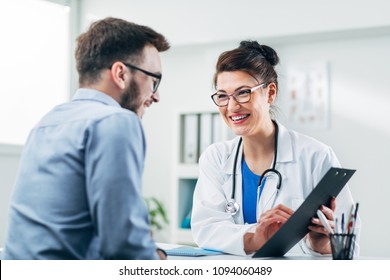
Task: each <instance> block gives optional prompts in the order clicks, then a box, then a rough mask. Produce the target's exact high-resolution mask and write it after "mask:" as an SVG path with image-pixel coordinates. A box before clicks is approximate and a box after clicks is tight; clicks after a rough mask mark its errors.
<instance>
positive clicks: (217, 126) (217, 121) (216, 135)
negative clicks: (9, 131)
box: [212, 113, 223, 143]
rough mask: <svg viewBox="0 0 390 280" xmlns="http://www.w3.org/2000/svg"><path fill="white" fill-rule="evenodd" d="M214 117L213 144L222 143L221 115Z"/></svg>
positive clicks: (217, 114) (216, 114)
mask: <svg viewBox="0 0 390 280" xmlns="http://www.w3.org/2000/svg"><path fill="white" fill-rule="evenodd" d="M212 116H213V140H212V142H213V143H217V142H221V141H222V140H223V133H222V128H223V121H222V119H221V116H220V115H219V113H215V114H212Z"/></svg>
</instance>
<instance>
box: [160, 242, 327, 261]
mask: <svg viewBox="0 0 390 280" xmlns="http://www.w3.org/2000/svg"><path fill="white" fill-rule="evenodd" d="M157 246H158V247H159V248H161V249H163V250H168V249H173V248H177V247H181V246H186V245H178V244H169V243H157ZM267 259H268V260H331V259H332V258H331V257H328V256H326V257H317V256H312V255H305V256H302V255H288V256H283V257H278V258H252V255H248V256H238V255H230V254H222V255H212V256H168V260H267Z"/></svg>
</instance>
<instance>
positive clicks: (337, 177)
mask: <svg viewBox="0 0 390 280" xmlns="http://www.w3.org/2000/svg"><path fill="white" fill-rule="evenodd" d="M355 171H356V170H350V169H344V168H335V167H331V168H330V169H329V171H328V172H327V173H326V174H325V175H324V177H322V179H321V180H320V182H319V183H318V184H317V186H316V187H315V188H314V189H313V191H312V192H311V193H310V194H309V195H308V197H307V198H306V199H305V201H304V202H303V203H302V205H301V206H300V207H299V208H298V209H297V210H296V211H295V212H294V214H293V215H292V216H291V217H290V218H289V219H288V220H287V222H286V223H285V224H284V225H283V226H282V227H281V228H280V229H279V230H278V231H277V232H276V233H275V234H274V235H273V236H272V237H271V238H270V239H269V240H268V241H267V243H265V244H264V245H263V246H262V247H261V248H260V249H259V250H258V251H257V252H256V253H255V254H254V255H253V256H252V258H264V257H281V256H283V255H284V254H285V253H287V252H288V251H289V250H290V249H291V248H292V247H294V245H295V244H297V243H298V242H299V241H300V240H301V239H302V238H303V237H304V236H305V235H306V234H307V233H308V232H309V229H308V226H309V224H310V221H311V218H312V217H314V216H316V212H317V210H318V208H319V207H320V206H321V205H329V203H330V199H331V198H332V197H333V196H334V197H336V196H337V195H338V194H339V193H340V191H341V190H342V189H343V187H344V186H345V184H346V183H347V182H348V180H349V179H350V178H351V177H352V175H353V174H354V173H355Z"/></svg>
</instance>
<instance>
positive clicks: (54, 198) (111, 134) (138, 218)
mask: <svg viewBox="0 0 390 280" xmlns="http://www.w3.org/2000/svg"><path fill="white" fill-rule="evenodd" d="M145 150H146V144H145V138H144V132H143V128H142V125H141V122H140V119H139V118H138V116H137V115H136V114H135V113H133V112H131V111H129V110H126V109H123V108H121V107H120V105H119V104H118V103H117V102H116V101H115V100H114V99H113V98H111V97H110V96H108V95H106V94H104V93H101V92H98V91H96V90H91V89H79V90H78V91H77V92H76V94H75V96H74V98H73V100H72V101H71V102H69V103H66V104H62V105H59V106H57V107H55V108H54V109H53V110H52V111H51V112H49V113H48V114H47V115H46V116H45V117H43V119H42V120H41V121H40V122H39V123H38V125H37V126H36V127H35V128H34V129H33V130H32V131H31V133H30V135H29V138H28V140H27V143H26V145H25V147H24V150H23V154H22V158H21V162H20V167H19V173H18V176H17V180H16V184H15V188H14V193H13V196H12V199H11V207H10V216H9V227H8V229H9V230H8V235H7V239H6V244H5V250H4V255H3V256H4V258H5V259H158V256H157V253H156V245H155V243H154V242H153V241H152V239H151V236H150V228H149V222H148V211H147V207H146V205H145V203H144V201H143V198H142V193H141V180H142V178H141V177H142V173H143V169H144V158H145Z"/></svg>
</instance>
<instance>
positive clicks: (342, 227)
mask: <svg viewBox="0 0 390 280" xmlns="http://www.w3.org/2000/svg"><path fill="white" fill-rule="evenodd" d="M341 233H345V229H344V213H343V214H341Z"/></svg>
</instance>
